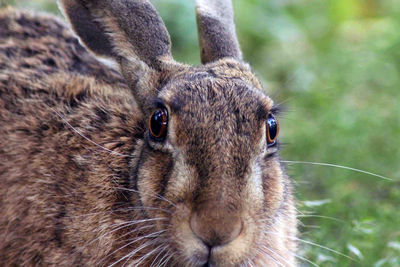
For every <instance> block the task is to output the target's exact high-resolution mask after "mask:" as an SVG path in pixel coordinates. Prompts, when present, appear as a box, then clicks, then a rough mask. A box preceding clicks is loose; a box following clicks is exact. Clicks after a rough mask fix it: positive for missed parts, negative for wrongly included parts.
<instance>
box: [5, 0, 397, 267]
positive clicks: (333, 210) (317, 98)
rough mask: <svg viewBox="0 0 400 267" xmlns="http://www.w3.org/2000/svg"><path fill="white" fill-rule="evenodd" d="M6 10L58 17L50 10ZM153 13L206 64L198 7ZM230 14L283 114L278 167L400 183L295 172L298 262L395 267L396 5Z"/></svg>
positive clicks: (286, 0)
mask: <svg viewBox="0 0 400 267" xmlns="http://www.w3.org/2000/svg"><path fill="white" fill-rule="evenodd" d="M0 1H2V4H12V5H16V6H19V7H22V8H28V9H35V10H46V11H50V12H54V13H56V14H58V15H60V13H59V12H58V9H57V5H56V3H55V1H54V0H53V1H51V0H33V1H32V0H30V1H28V0H0ZM153 3H155V5H156V6H157V8H158V10H159V12H160V13H161V15H162V17H163V18H164V20H165V22H166V24H167V28H168V29H169V31H170V34H171V37H172V41H173V53H174V56H175V58H176V59H178V60H180V61H183V62H186V63H192V64H199V62H200V61H199V56H198V55H199V49H198V39H197V33H196V25H195V15H194V3H193V1H188V0H157V1H153ZM234 7H235V13H236V24H237V30H238V35H239V40H240V43H241V46H242V49H243V53H244V56H245V58H246V60H247V61H248V62H249V63H250V64H251V65H252V66H253V69H254V71H255V72H256V73H257V75H258V76H259V77H260V79H261V80H262V81H263V84H264V86H265V88H266V90H267V92H268V93H269V94H270V95H272V96H273V98H274V99H275V101H276V103H282V104H283V105H284V106H286V112H284V114H283V115H282V117H281V119H280V121H281V133H282V136H281V141H282V142H283V143H284V146H283V148H282V153H281V154H282V158H283V159H285V160H293V161H309V162H322V163H333V164H339V165H345V166H350V167H353V168H358V169H362V170H365V171H370V172H374V173H378V174H381V175H384V176H387V177H390V178H393V179H394V180H395V181H392V182H391V181H386V180H383V179H380V178H378V177H373V176H370V175H366V174H362V173H357V172H354V171H349V170H344V169H339V168H333V167H327V166H315V165H310V164H288V172H289V174H290V175H291V176H292V177H293V179H294V181H295V186H296V191H297V197H298V200H299V204H298V209H299V211H300V217H299V221H300V230H301V232H302V235H301V238H302V239H303V240H305V241H306V242H307V243H302V244H301V248H300V253H299V254H300V255H301V256H302V257H304V258H307V259H308V260H309V261H312V262H314V263H315V264H317V265H320V266H376V267H379V266H400V182H399V181H400V166H399V163H400V149H399V148H400V3H399V2H398V0H380V1H378V0H240V1H239V0H234ZM308 242H313V243H316V244H318V245H317V246H316V245H311V244H309V243H308ZM319 246H324V247H327V248H329V249H324V248H321V247H319ZM331 250H334V251H337V252H338V253H342V254H344V255H348V256H349V257H351V258H353V259H354V260H350V259H348V258H346V257H344V256H341V255H339V254H338V253H335V252H332V251H331ZM300 262H301V265H302V266H311V264H310V263H309V262H307V261H305V260H300Z"/></svg>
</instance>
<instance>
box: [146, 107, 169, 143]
mask: <svg viewBox="0 0 400 267" xmlns="http://www.w3.org/2000/svg"><path fill="white" fill-rule="evenodd" d="M158 111H161V112H162V115H163V119H162V124H161V130H160V133H159V134H158V135H156V134H154V132H153V130H152V127H151V120H152V118H153V116H154V115H155V114H156V112H158ZM168 120H169V117H168V109H167V108H166V107H163V106H161V107H158V108H157V109H156V110H154V112H153V113H152V114H151V116H150V117H149V121H148V128H149V135H150V137H151V138H152V139H153V140H155V141H158V142H160V141H164V139H165V137H166V136H167V132H168V131H167V130H168Z"/></svg>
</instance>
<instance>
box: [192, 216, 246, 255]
mask: <svg viewBox="0 0 400 267" xmlns="http://www.w3.org/2000/svg"><path fill="white" fill-rule="evenodd" d="M190 228H191V229H192V231H193V233H194V234H195V235H196V236H197V237H198V238H199V239H201V240H202V241H203V243H204V244H206V245H207V246H208V247H210V248H211V247H214V246H221V245H225V244H228V243H230V242H232V241H233V240H235V239H236V238H237V237H238V236H239V235H240V233H241V232H242V228H243V224H242V220H241V219H240V218H239V217H237V216H228V215H227V216H218V217H216V216H213V215H212V214H208V213H207V214H202V213H194V214H192V216H191V218H190Z"/></svg>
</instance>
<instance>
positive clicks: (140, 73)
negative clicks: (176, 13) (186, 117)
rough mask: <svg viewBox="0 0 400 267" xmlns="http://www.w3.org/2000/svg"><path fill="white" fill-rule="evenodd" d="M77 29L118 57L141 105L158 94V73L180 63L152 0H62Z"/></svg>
mask: <svg viewBox="0 0 400 267" xmlns="http://www.w3.org/2000/svg"><path fill="white" fill-rule="evenodd" d="M58 1H59V4H60V7H61V9H62V10H63V12H64V14H65V16H66V17H67V18H68V20H69V22H70V24H71V26H72V28H73V30H74V31H75V32H76V33H77V35H78V36H79V37H80V39H81V41H82V42H83V43H84V44H85V45H86V46H87V47H88V48H89V49H90V50H92V51H93V52H94V53H95V54H98V55H100V56H106V57H111V58H114V59H115V60H116V61H117V62H118V63H119V64H120V68H121V71H122V74H123V75H124V77H125V79H126V80H127V82H128V84H129V86H130V88H131V89H132V92H133V94H134V96H135V98H136V100H137V102H138V104H139V105H141V104H142V103H144V102H145V99H146V98H148V96H150V95H155V94H156V89H155V86H154V85H152V84H151V81H152V80H154V77H156V76H157V73H161V72H163V71H169V70H170V69H171V68H173V67H174V66H176V65H177V63H176V62H175V61H174V60H173V58H172V55H171V42H170V38H169V34H168V32H167V29H166V27H165V25H164V23H163V21H162V19H161V17H160V16H159V15H158V13H157V11H156V10H155V8H154V7H153V5H152V4H151V3H150V2H149V1H148V0H58Z"/></svg>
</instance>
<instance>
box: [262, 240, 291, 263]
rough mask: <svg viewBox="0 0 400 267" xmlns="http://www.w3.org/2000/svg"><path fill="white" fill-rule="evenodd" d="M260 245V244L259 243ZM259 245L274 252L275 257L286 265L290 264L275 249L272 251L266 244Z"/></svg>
mask: <svg viewBox="0 0 400 267" xmlns="http://www.w3.org/2000/svg"><path fill="white" fill-rule="evenodd" d="M260 245H261V244H260ZM261 247H263V248H265V249H266V250H268V251H269V252H270V253H272V254H274V255H275V256H276V257H277V258H279V259H281V260H282V261H283V262H284V263H286V264H287V266H290V264H289V263H288V262H287V261H286V260H285V259H284V258H283V257H282V256H281V255H279V254H278V253H277V252H276V251H274V250H273V249H272V248H269V247H267V246H264V245H261Z"/></svg>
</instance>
